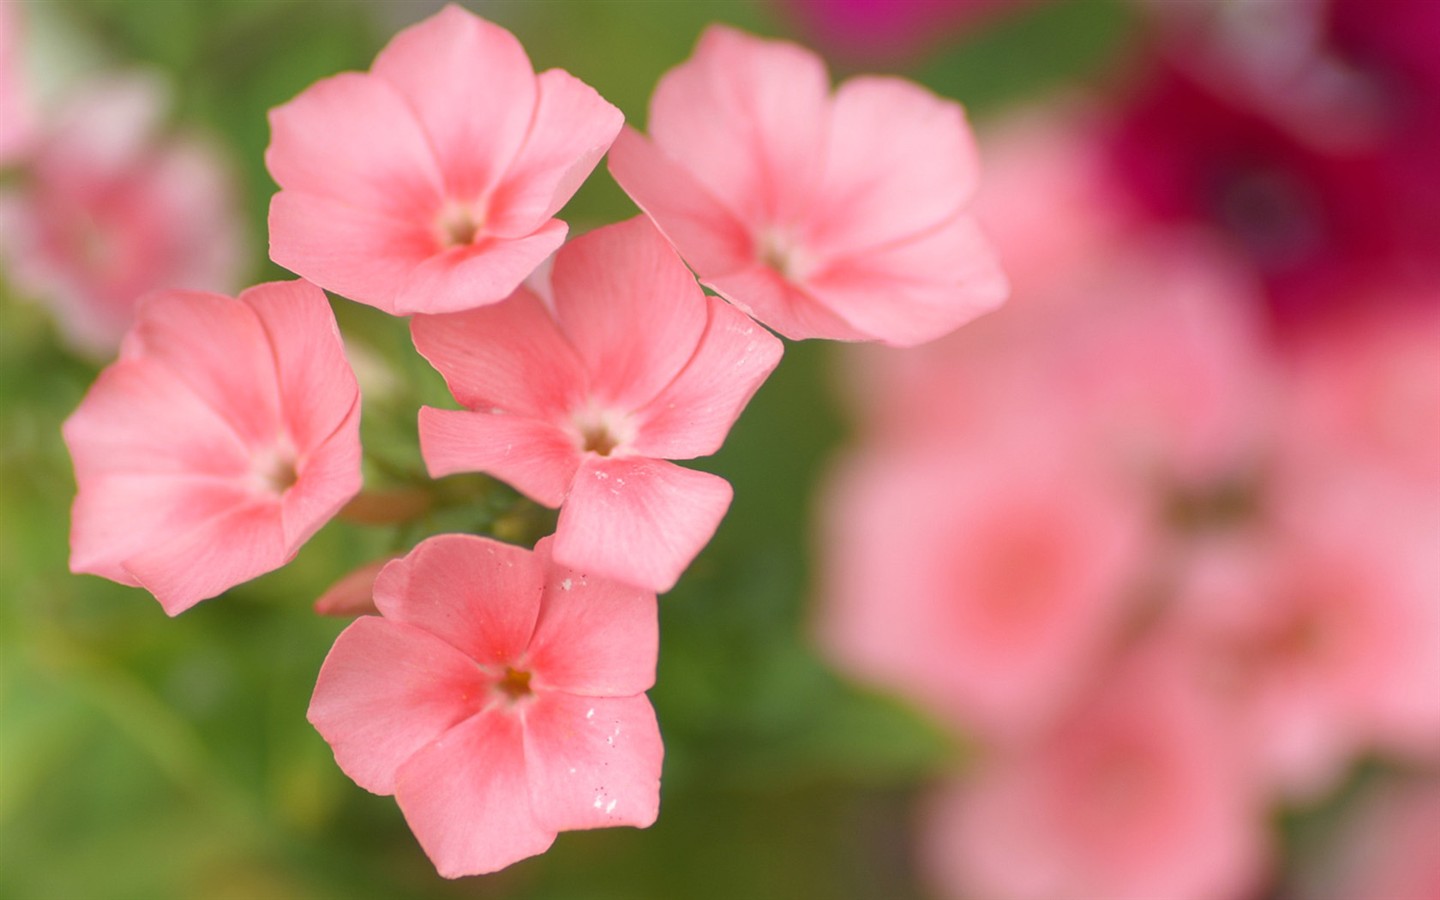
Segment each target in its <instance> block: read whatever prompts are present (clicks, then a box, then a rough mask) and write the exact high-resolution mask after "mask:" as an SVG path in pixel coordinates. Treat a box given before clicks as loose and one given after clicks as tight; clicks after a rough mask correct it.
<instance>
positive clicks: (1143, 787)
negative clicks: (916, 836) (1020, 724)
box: [924, 644, 1265, 900]
mask: <svg viewBox="0 0 1440 900" xmlns="http://www.w3.org/2000/svg"><path fill="white" fill-rule="evenodd" d="M1183 654H1184V651H1183V648H1179V647H1170V646H1161V645H1158V644H1157V645H1153V646H1151V647H1148V648H1145V651H1144V652H1141V653H1139V654H1136V655H1133V656H1131V657H1129V658H1127V659H1126V660H1124V661H1122V663H1121V664H1120V665H1119V666H1118V667H1117V669H1116V671H1115V673H1114V677H1113V678H1111V679H1108V680H1107V682H1106V684H1105V685H1104V686H1103V687H1102V688H1101V690H1100V692H1099V693H1097V694H1096V695H1095V696H1093V697H1092V698H1090V699H1089V700H1088V702H1086V703H1083V704H1081V705H1079V706H1077V707H1076V708H1075V709H1074V710H1073V711H1072V714H1071V716H1070V717H1069V719H1068V720H1067V721H1066V722H1065V723H1064V724H1062V725H1061V727H1059V728H1058V729H1056V730H1055V731H1054V732H1053V733H1052V734H1050V735H1048V736H1047V737H1046V738H1045V739H1044V740H1043V741H1041V742H1039V743H1037V744H1035V745H1034V746H1033V747H1030V748H1026V749H1024V750H1021V751H1020V752H1016V753H1011V754H1006V755H1003V756H999V757H995V758H992V759H990V760H988V761H987V762H985V763H984V764H982V765H981V766H980V767H979V768H978V770H977V771H976V772H975V774H974V775H973V776H972V778H971V779H970V780H969V781H967V782H962V783H959V784H956V785H955V786H954V787H953V788H951V789H949V790H948V791H946V792H945V793H944V794H943V795H942V796H940V797H939V798H937V801H936V803H935V806H934V808H933V810H932V815H931V818H930V823H929V824H930V828H929V834H928V836H927V840H926V842H925V846H924V851H925V860H926V862H927V864H928V867H929V869H930V871H931V873H932V875H933V877H934V879H935V881H936V882H937V885H938V886H940V887H942V888H943V889H944V890H945V896H955V897H982V896H983V897H988V898H995V900H1049V898H1055V897H1075V898H1082V897H1083V898H1092V897H1093V898H1101V897H1103V898H1105V900H1155V898H1162V897H1163V898H1165V900H1226V898H1233V897H1242V896H1248V895H1249V893H1248V892H1249V890H1250V889H1253V888H1254V887H1256V886H1257V882H1258V881H1259V876H1260V875H1261V874H1262V870H1263V868H1264V860H1265V849H1264V837H1263V832H1262V829H1261V821H1262V819H1261V810H1260V807H1259V804H1258V802H1257V796H1256V794H1255V792H1254V791H1253V790H1252V788H1251V785H1250V784H1249V782H1248V780H1247V779H1246V777H1245V775H1244V772H1243V769H1242V767H1241V766H1239V765H1238V763H1237V761H1236V757H1235V752H1234V751H1235V748H1234V746H1233V743H1232V740H1231V738H1230V736H1229V735H1228V734H1227V732H1226V729H1225V723H1224V721H1223V720H1222V719H1220V718H1218V717H1217V716H1216V715H1215V710H1213V709H1212V708H1211V707H1210V705H1209V704H1208V703H1207V701H1206V699H1205V696H1204V693H1203V692H1202V691H1200V690H1198V689H1197V686H1196V685H1195V684H1193V683H1191V681H1190V680H1189V676H1188V673H1187V670H1186V666H1185V665H1184V663H1183V662H1182V657H1183Z"/></svg>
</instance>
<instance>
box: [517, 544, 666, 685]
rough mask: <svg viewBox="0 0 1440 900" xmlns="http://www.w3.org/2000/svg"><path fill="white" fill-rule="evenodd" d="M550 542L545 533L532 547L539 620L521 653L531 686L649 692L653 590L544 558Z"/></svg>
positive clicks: (655, 633)
mask: <svg viewBox="0 0 1440 900" xmlns="http://www.w3.org/2000/svg"><path fill="white" fill-rule="evenodd" d="M553 544H554V538H551V537H546V538H541V539H540V542H539V543H538V544H536V545H535V555H536V557H537V558H538V559H539V560H540V563H541V565H543V566H544V567H545V571H546V575H545V595H544V598H543V599H542V600H541V601H540V619H539V621H538V622H537V623H536V625H535V636H534V637H533V638H531V639H530V649H529V651H528V652H527V655H526V658H527V660H528V662H527V665H528V666H529V667H530V669H531V671H532V672H533V673H534V681H533V684H534V686H535V689H536V690H537V691H539V690H542V689H555V690H561V691H565V692H567V693H570V694H583V695H586V696H591V697H629V696H631V695H632V694H639V693H641V692H643V691H647V690H649V689H650V687H651V686H652V685H653V684H654V683H655V657H656V654H657V653H658V652H659V622H658V620H657V617H656V613H657V610H656V606H655V595H654V594H653V593H651V592H648V591H645V590H642V589H640V588H635V587H630V586H628V585H624V584H620V583H618V582H614V581H610V580H609V579H605V578H596V577H591V576H590V575H588V574H586V573H584V572H580V571H576V570H574V569H567V568H565V567H563V566H557V565H555V564H554V562H553V561H552V560H551V558H550V550H551V547H552V546H553Z"/></svg>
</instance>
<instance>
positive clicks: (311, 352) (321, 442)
mask: <svg viewBox="0 0 1440 900" xmlns="http://www.w3.org/2000/svg"><path fill="white" fill-rule="evenodd" d="M64 432H65V443H66V445H67V446H68V447H69V448H70V455H71V457H72V458H73V460H74V462H75V481H76V483H77V485H78V486H79V493H78V494H77V495H76V497H75V506H74V510H73V515H72V521H71V531H70V569H71V571H74V572H88V573H91V574H94V575H100V576H103V577H105V578H109V579H110V580H112V581H118V582H120V583H121V584H128V585H133V586H138V587H143V588H145V589H146V590H148V591H150V593H152V594H154V595H155V598H156V599H157V600H159V601H160V604H161V606H163V607H164V608H165V612H167V613H168V614H170V615H172V616H173V615H175V614H177V613H180V612H183V611H184V610H186V609H189V608H190V607H191V606H193V605H194V604H195V603H197V602H199V601H200V600H204V599H206V598H208V597H214V596H215V595H217V594H219V593H221V592H223V591H225V590H227V589H229V588H231V587H233V586H235V585H237V584H239V583H240V582H243V581H248V580H249V579H251V578H254V577H256V576H257V575H261V574H263V573H265V572H269V571H271V570H272V569H277V568H279V567H280V566H282V565H284V564H285V563H286V562H288V561H289V560H290V559H291V557H293V556H294V555H295V552H296V551H297V550H298V549H299V548H300V545H301V544H303V543H304V542H305V541H306V540H308V539H309V537H310V536H311V535H312V534H314V533H315V531H316V530H317V529H319V527H320V526H321V525H323V524H324V523H325V522H326V521H327V520H329V519H330V517H331V516H333V515H334V514H335V513H336V512H337V511H338V510H339V509H340V507H341V506H343V505H344V504H345V502H346V501H348V500H349V499H350V498H351V497H353V496H354V495H355V493H356V492H357V491H358V490H359V489H360V395H359V390H358V388H357V387H356V384H355V376H354V375H353V374H352V373H351V371H350V367H349V366H348V365H347V364H346V362H345V353H344V349H343V348H342V346H341V343H340V334H339V331H338V330H337V329H336V327H335V319H334V316H333V315H332V314H331V312H330V306H329V303H328V302H327V301H326V299H325V295H324V294H323V293H322V292H321V291H320V290H319V288H316V287H315V286H314V285H311V284H308V283H306V282H304V281H295V282H275V283H272V284H263V285H260V286H258V287H254V288H251V289H250V290H248V291H245V292H244V293H243V294H241V295H240V298H239V299H238V300H236V299H232V298H230V297H223V296H220V295H218V294H204V293H198V292H189V291H163V292H160V293H157V294H154V295H151V296H150V297H148V298H147V299H146V300H145V301H144V302H142V303H141V304H140V307H139V311H138V318H137V320H136V323H135V326H134V327H133V328H132V329H131V331H130V333H129V334H128V335H126V338H125V342H124V344H123V345H122V347H121V350H120V358H119V359H118V360H116V361H115V362H114V363H113V364H111V365H110V366H109V367H108V368H107V369H106V370H105V371H104V372H102V373H101V375H100V378H99V380H98V381H96V383H95V384H94V385H93V386H92V387H91V388H90V391H89V393H87V394H86V395H85V399H84V400H83V401H82V402H81V404H80V407H79V408H78V409H77V410H76V411H75V412H74V413H73V414H72V415H71V416H70V418H69V419H67V420H66V421H65V428H64Z"/></svg>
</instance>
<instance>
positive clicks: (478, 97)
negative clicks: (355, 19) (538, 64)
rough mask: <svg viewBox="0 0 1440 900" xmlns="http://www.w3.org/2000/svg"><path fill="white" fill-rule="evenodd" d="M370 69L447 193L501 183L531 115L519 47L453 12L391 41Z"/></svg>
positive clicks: (530, 74) (466, 196)
mask: <svg viewBox="0 0 1440 900" xmlns="http://www.w3.org/2000/svg"><path fill="white" fill-rule="evenodd" d="M370 71H371V73H372V75H374V76H376V80H383V81H385V82H388V83H389V85H390V86H392V87H394V89H395V90H396V91H397V92H398V93H399V94H400V95H401V96H402V97H404V99H405V102H406V103H407V104H408V105H409V108H410V109H411V110H413V111H414V114H415V118H417V119H418V120H419V123H420V125H421V127H422V128H423V129H424V132H425V135H426V137H428V139H429V143H430V146H431V147H432V148H434V153H435V158H436V160H437V162H438V163H439V168H440V171H441V172H442V173H443V175H444V178H445V187H446V190H447V193H449V194H450V195H452V196H455V197H458V198H461V199H463V200H466V201H470V200H475V199H479V198H480V197H481V195H483V194H484V193H485V192H486V191H487V190H489V189H490V188H491V187H492V186H493V185H494V184H496V183H497V182H498V181H499V180H500V179H501V177H502V176H503V175H504V173H505V170H506V169H507V167H508V166H509V165H510V161H511V159H512V158H513V157H514V156H515V153H516V151H518V150H519V148H520V146H521V143H522V142H523V141H524V140H525V135H526V132H527V130H528V129H529V127H530V119H531V117H532V115H534V112H535V102H536V85H535V70H534V69H533V68H532V67H531V65H530V59H529V58H528V57H527V56H526V55H525V50H524V48H523V47H521V46H520V42H519V41H517V40H516V39H515V36H514V35H512V34H511V33H510V32H508V31H506V30H505V29H503V28H501V27H500V26H498V25H495V24H493V23H490V22H487V21H485V20H484V19H482V18H480V17H479V16H476V15H474V14H473V13H469V12H466V11H465V10H464V9H462V8H460V7H459V6H454V5H451V6H447V7H445V8H444V9H442V10H441V11H440V12H438V13H436V14H435V15H433V16H431V17H430V18H428V19H426V20H424V21H423V22H420V23H418V24H416V25H412V26H411V27H409V28H406V29H405V30H404V31H401V32H400V33H399V34H397V35H395V37H393V38H391V40H390V43H389V44H387V45H386V46H385V49H383V50H381V51H380V55H379V56H377V57H375V64H374V65H373V66H371V67H370Z"/></svg>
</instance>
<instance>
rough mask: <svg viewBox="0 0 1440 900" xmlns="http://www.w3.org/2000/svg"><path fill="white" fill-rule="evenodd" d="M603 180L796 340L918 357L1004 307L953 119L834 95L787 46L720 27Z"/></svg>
mask: <svg viewBox="0 0 1440 900" xmlns="http://www.w3.org/2000/svg"><path fill="white" fill-rule="evenodd" d="M649 128H650V139H648V140H647V139H646V138H644V137H642V136H641V135H640V134H638V133H637V132H635V131H634V130H632V129H626V130H624V131H622V132H621V135H620V137H619V138H617V139H616V142H615V147H614V149H613V150H612V151H611V155H610V171H611V174H613V175H614V176H615V179H616V181H618V182H620V185H621V187H623V188H624V189H625V191H626V192H627V193H628V194H630V196H631V198H632V199H634V200H635V202H636V203H637V204H638V205H639V206H640V208H641V209H643V210H645V212H646V213H647V214H648V215H650V216H652V217H653V218H654V220H655V222H656V224H657V225H658V226H659V227H660V230H661V231H662V232H664V234H665V236H666V237H667V238H668V239H669V240H670V241H671V242H672V243H673V244H674V245H675V247H676V249H677V250H679V251H680V255H681V256H683V257H685V260H686V262H687V263H689V264H690V265H691V267H692V268H694V269H695V271H696V273H697V274H698V275H699V277H700V279H701V280H702V281H703V282H704V283H705V284H706V285H707V286H709V287H711V288H713V289H714V290H716V291H717V292H718V293H720V294H721V295H722V296H723V297H725V298H726V299H727V300H730V301H731V302H732V303H734V304H736V305H737V306H739V307H740V308H741V309H743V310H745V311H746V312H749V313H751V314H752V315H754V316H755V317H756V318H757V319H759V320H760V321H761V322H763V323H764V324H766V325H767V326H769V327H771V328H773V329H775V330H776V331H779V332H780V333H781V334H783V335H785V336H786V337H790V338H794V339H803V338H812V337H822V338H835V339H840V340H878V341H882V342H884V343H887V344H894V345H900V346H908V345H912V344H918V343H922V342H924V341H928V340H930V339H932V338H936V337H939V336H940V335H942V334H945V333H947V332H949V331H951V330H952V329H954V328H956V327H957V326H959V325H961V324H963V323H965V322H968V321H969V320H971V319H973V318H975V317H976V316H978V315H980V314H981V313H983V312H986V311H988V310H990V309H992V308H994V307H995V306H997V305H998V304H999V303H1000V302H1001V301H1002V300H1003V299H1004V297H1005V294H1006V290H1007V288H1006V283H1005V279H1004V277H1003V275H1002V274H1001V273H1000V270H999V268H998V267H997V265H996V261H995V257H994V254H993V253H992V252H991V250H990V247H989V245H988V244H987V242H986V241H985V239H984V238H983V237H982V236H981V234H980V231H979V229H978V228H977V227H976V225H975V222H974V219H973V217H972V216H971V215H970V214H969V212H968V209H967V207H968V205H969V202H970V198H971V195H972V194H973V192H974V188H975V181H976V177H977V172H978V163H977V160H976V156H975V148H974V145H973V141H972V138H971V134H970V129H969V127H968V126H967V125H966V122H965V114H964V111H963V110H962V109H961V108H960V106H959V104H956V103H953V102H951V101H948V100H944V99H942V98H939V97H936V96H935V95H933V94H931V93H930V92H928V91H927V90H925V89H924V88H922V87H920V86H919V85H916V84H913V83H911V82H908V81H904V80H902V79H898V78H882V77H873V76H867V77H860V78H853V79H851V80H849V81H847V82H845V83H844V84H842V85H841V86H840V87H839V89H838V90H837V91H835V92H834V93H833V95H832V93H831V90H830V81H829V76H828V75H827V74H826V71H825V66H824V63H823V62H822V61H821V60H820V58H819V57H817V56H815V55H814V54H813V53H810V52H809V51H807V50H805V49H803V48H801V47H798V46H796V45H794V44H788V43H783V42H779V41H769V40H762V39H760V38H756V37H751V36H749V35H746V34H743V33H741V32H738V31H735V30H733V29H730V28H725V27H722V26H718V25H712V26H711V27H710V28H708V29H707V30H706V31H705V33H704V35H703V36H702V37H701V39H700V43H699V45H698V46H697V47H696V49H695V54H694V56H692V57H691V58H690V60H688V61H687V62H685V63H682V64H681V65H680V66H678V67H676V68H675V69H672V70H671V71H670V72H668V73H666V75H665V76H664V77H663V78H661V80H660V84H659V85H658V86H657V87H656V89H655V94H654V95H653V97H652V98H651V101H650V120H649Z"/></svg>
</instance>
